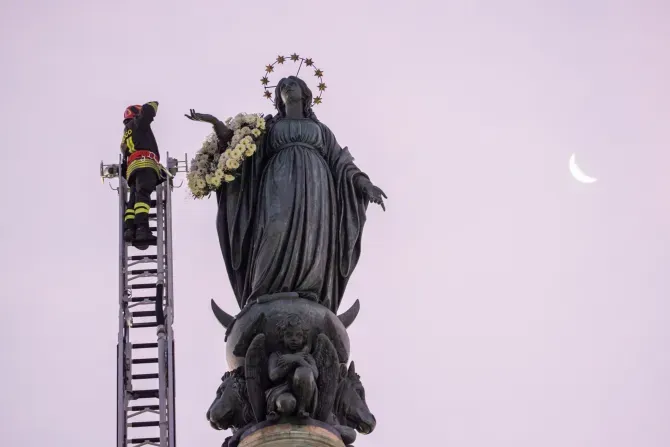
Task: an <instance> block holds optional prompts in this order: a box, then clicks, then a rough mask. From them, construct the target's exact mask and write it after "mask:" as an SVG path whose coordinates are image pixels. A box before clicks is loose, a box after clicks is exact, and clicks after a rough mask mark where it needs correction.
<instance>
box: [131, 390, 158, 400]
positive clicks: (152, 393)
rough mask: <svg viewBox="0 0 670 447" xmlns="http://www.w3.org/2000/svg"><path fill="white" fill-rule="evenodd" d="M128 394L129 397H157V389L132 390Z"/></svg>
mask: <svg viewBox="0 0 670 447" xmlns="http://www.w3.org/2000/svg"><path fill="white" fill-rule="evenodd" d="M129 394H130V396H131V399H151V398H156V399H157V398H158V390H133V391H131V392H130V393H129Z"/></svg>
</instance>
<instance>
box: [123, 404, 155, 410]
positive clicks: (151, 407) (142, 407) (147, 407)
mask: <svg viewBox="0 0 670 447" xmlns="http://www.w3.org/2000/svg"><path fill="white" fill-rule="evenodd" d="M142 410H158V405H133V406H131V407H128V411H142Z"/></svg>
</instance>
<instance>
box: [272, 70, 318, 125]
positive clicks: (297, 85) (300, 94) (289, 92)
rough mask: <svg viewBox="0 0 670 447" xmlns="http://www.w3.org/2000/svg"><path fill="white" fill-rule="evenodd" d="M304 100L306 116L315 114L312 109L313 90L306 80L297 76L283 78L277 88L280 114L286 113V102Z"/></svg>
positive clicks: (276, 102) (277, 106)
mask: <svg viewBox="0 0 670 447" xmlns="http://www.w3.org/2000/svg"><path fill="white" fill-rule="evenodd" d="M296 102H302V108H303V113H304V115H305V118H311V117H312V116H313V115H314V112H313V111H312V91H311V90H310V89H309V87H307V84H306V83H305V81H303V80H302V79H300V78H299V77H297V76H289V77H287V78H282V80H281V81H279V83H278V84H277V87H276V88H275V108H276V109H277V111H278V112H279V115H281V116H284V115H285V114H286V104H291V103H296Z"/></svg>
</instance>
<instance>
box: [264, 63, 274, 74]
mask: <svg viewBox="0 0 670 447" xmlns="http://www.w3.org/2000/svg"><path fill="white" fill-rule="evenodd" d="M274 69H275V68H274V67H273V66H272V65H266V66H265V72H266V73H272V72H273V71H274Z"/></svg>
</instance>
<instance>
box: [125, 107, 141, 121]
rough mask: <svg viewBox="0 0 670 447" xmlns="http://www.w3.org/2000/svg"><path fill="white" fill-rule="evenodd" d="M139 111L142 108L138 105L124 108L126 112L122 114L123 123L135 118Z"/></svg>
mask: <svg viewBox="0 0 670 447" xmlns="http://www.w3.org/2000/svg"><path fill="white" fill-rule="evenodd" d="M141 110H142V106H138V105H133V106H128V107H126V111H125V112H123V120H124V121H125V120H130V119H133V118H135V117H136V116H137V115H138V114H139V113H140V111H141Z"/></svg>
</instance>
